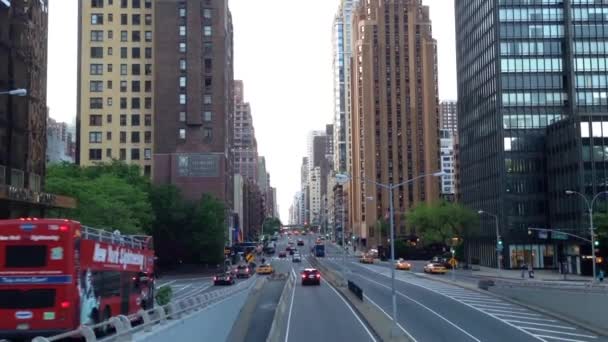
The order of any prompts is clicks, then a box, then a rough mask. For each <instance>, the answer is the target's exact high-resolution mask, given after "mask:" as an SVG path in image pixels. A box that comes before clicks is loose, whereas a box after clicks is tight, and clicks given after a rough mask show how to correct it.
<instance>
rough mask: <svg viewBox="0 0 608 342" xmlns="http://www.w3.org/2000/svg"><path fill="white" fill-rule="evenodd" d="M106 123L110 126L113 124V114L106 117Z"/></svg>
mask: <svg viewBox="0 0 608 342" xmlns="http://www.w3.org/2000/svg"><path fill="white" fill-rule="evenodd" d="M106 122H107V123H109V124H111V123H112V114H108V115H106Z"/></svg>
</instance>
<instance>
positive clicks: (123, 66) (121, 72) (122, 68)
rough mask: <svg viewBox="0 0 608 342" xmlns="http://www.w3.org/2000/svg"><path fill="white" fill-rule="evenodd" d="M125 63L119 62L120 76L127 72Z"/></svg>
mask: <svg viewBox="0 0 608 342" xmlns="http://www.w3.org/2000/svg"><path fill="white" fill-rule="evenodd" d="M127 70H128V69H127V65H126V64H121V65H120V75H121V76H126V75H127V74H128V72H127Z"/></svg>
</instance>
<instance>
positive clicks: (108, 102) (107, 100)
mask: <svg viewBox="0 0 608 342" xmlns="http://www.w3.org/2000/svg"><path fill="white" fill-rule="evenodd" d="M106 105H107V106H108V107H112V98H111V97H108V98H107V99H106Z"/></svg>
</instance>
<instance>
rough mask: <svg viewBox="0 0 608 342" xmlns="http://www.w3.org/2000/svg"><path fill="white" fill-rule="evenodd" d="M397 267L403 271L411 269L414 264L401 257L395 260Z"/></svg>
mask: <svg viewBox="0 0 608 342" xmlns="http://www.w3.org/2000/svg"><path fill="white" fill-rule="evenodd" d="M395 269H396V270H402V271H409V270H411V269H412V264H410V263H409V262H407V261H405V260H403V259H399V260H397V261H396V262H395Z"/></svg>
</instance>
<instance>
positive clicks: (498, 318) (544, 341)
mask: <svg viewBox="0 0 608 342" xmlns="http://www.w3.org/2000/svg"><path fill="white" fill-rule="evenodd" d="M372 272H375V273H377V274H380V275H383V276H385V277H386V275H384V274H383V273H380V272H376V271H372ZM399 280H401V279H399ZM401 281H403V282H404V283H408V284H411V285H414V286H418V287H420V288H422V289H426V290H427V291H431V292H435V293H437V294H439V295H441V296H444V297H446V298H450V299H451V300H453V301H455V302H457V303H461V304H462V305H466V306H468V307H469V308H471V309H473V310H476V311H479V312H482V313H484V314H486V315H488V316H490V317H494V318H495V319H497V320H498V321H500V322H503V323H504V324H506V325H508V326H510V327H513V328H515V329H517V330H519V331H521V332H523V333H525V334H526V335H529V336H532V337H534V338H535V339H537V340H540V341H543V342H547V341H546V340H544V339H542V338H540V337H538V336H537V335H534V334H532V333H531V332H528V331H526V330H524V329H522V328H520V327H518V326H516V325H514V324H511V323H509V322H508V321H505V320H504V319H502V318H500V317H498V316H511V317H515V316H514V315H507V314H500V315H498V314H492V313H490V312H485V311H483V310H481V309H478V308H476V307H475V306H473V305H470V304H467V303H465V302H463V301H460V300H458V299H456V298H454V297H451V296H447V295H444V294H441V293H439V292H436V291H434V290H432V289H429V288H427V287H425V286H422V285H418V284H416V283H412V282H407V281H404V280H401ZM528 319H534V320H544V319H542V318H532V317H530V318H528Z"/></svg>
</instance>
